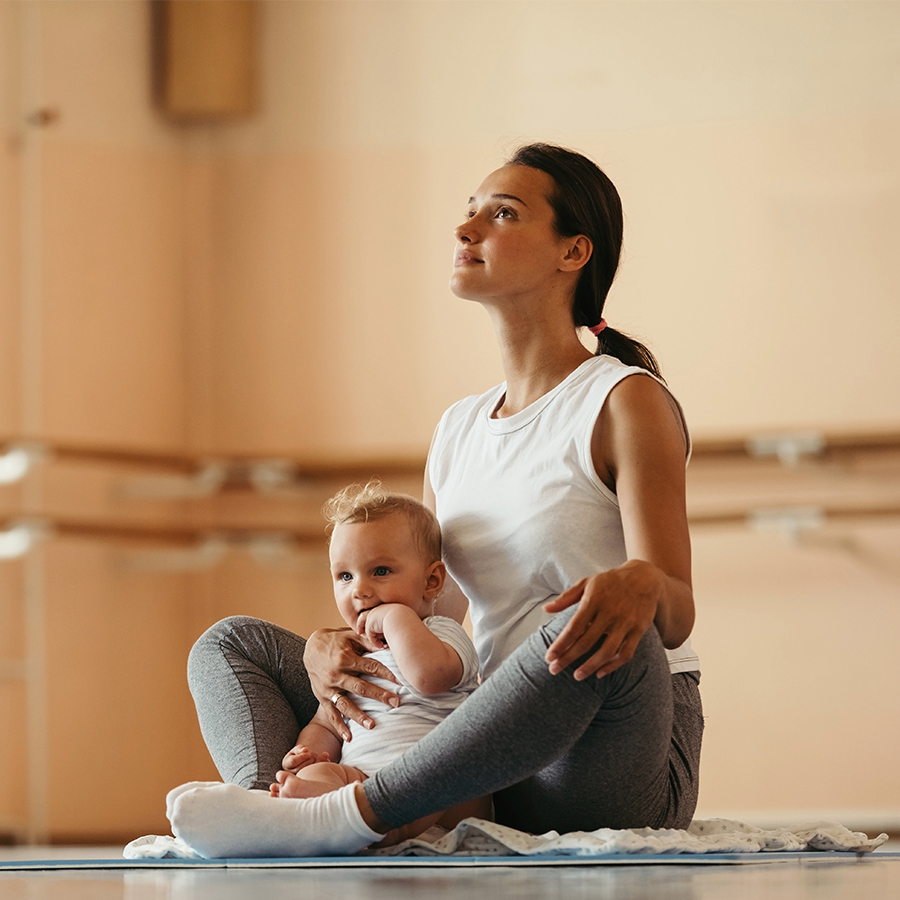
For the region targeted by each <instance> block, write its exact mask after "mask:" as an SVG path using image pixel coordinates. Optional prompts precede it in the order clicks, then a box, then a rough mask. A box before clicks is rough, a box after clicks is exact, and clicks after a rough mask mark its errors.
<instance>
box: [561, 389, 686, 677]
mask: <svg viewBox="0 0 900 900" xmlns="http://www.w3.org/2000/svg"><path fill="white" fill-rule="evenodd" d="M592 455H593V459H594V465H595V468H596V470H597V474H598V475H599V477H600V478H601V480H602V481H603V482H604V483H605V484H606V485H607V486H608V487H610V488H611V489H613V490H614V491H615V492H616V495H617V497H618V500H619V509H620V511H621V514H622V526H623V529H624V533H625V548H626V552H627V555H628V561H627V562H626V563H625V564H624V565H622V566H619V567H618V568H616V569H612V570H610V571H608V572H602V573H599V574H597V575H595V576H592V577H590V578H586V579H584V580H583V581H581V582H579V583H578V584H577V585H575V586H573V587H572V588H571V589H570V590H568V591H566V592H565V593H563V594H561V595H560V596H559V597H557V598H556V600H554V601H552V602H551V603H548V604H547V605H546V607H545V608H546V609H547V610H548V611H551V612H557V611H559V610H561V609H565V608H567V607H569V606H572V605H574V604H576V603H577V604H578V607H579V609H578V612H577V613H576V614H575V615H574V616H573V617H572V620H571V621H570V622H569V624H568V625H567V626H566V628H565V629H564V630H563V632H562V633H561V634H560V636H559V637H558V638H557V639H556V641H554V643H553V644H552V645H551V646H550V648H549V650H548V651H547V660H548V662H549V663H550V669H551V671H553V672H557V671H562V670H563V669H564V668H566V667H567V666H568V665H570V664H571V663H572V662H573V661H574V660H576V659H578V658H579V657H581V656H583V655H584V654H585V653H587V652H588V651H589V650H590V649H591V648H592V647H594V646H595V645H596V644H597V642H598V641H600V640H601V638H602V639H603V643H602V645H601V646H600V648H599V649H598V650H597V651H596V652H595V653H593V654H592V655H591V656H590V657H589V659H588V660H587V661H586V662H584V663H583V664H582V665H581V666H580V667H579V669H578V670H577V671H576V673H575V674H576V677H577V678H587V677H588V676H589V675H592V674H596V675H597V676H601V675H605V674H607V673H609V672H611V671H613V670H614V669H616V668H618V667H619V666H620V665H622V663H624V662H626V661H627V660H629V659H631V657H632V655H633V654H634V650H635V647H637V644H638V641H640V639H641V637H642V636H643V635H644V633H645V632H646V631H647V629H648V628H649V627H650V625H651V624H655V625H656V627H657V629H658V631H659V633H660V636H661V638H662V641H663V644H664V645H665V646H666V647H668V648H674V647H678V646H679V645H680V644H682V643H683V642H684V641H685V640H686V639H687V637H688V636H689V635H690V633H691V629H692V627H693V624H694V595H693V589H692V586H691V545H690V536H689V534H688V526H687V512H686V508H685V494H684V491H685V475H684V469H685V464H684V463H685V445H684V438H683V435H682V431H681V427H680V424H679V422H678V420H677V419H676V417H675V413H674V411H673V409H672V407H671V406H670V404H669V400H668V398H667V397H666V394H665V391H664V388H662V387H661V386H660V385H659V384H658V383H657V382H656V381H654V380H653V379H651V378H647V377H642V376H632V377H629V378H626V379H625V380H624V381H622V382H620V383H619V384H618V385H617V386H616V387H615V388H614V389H613V391H612V392H611V393H610V396H609V399H608V400H607V402H606V404H605V406H604V408H603V410H602V412H601V414H600V416H599V418H598V420H597V426H596V428H595V430H594V438H593V442H592Z"/></svg>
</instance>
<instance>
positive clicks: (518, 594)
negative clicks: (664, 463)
mask: <svg viewBox="0 0 900 900" xmlns="http://www.w3.org/2000/svg"><path fill="white" fill-rule="evenodd" d="M636 374H642V375H645V376H647V375H649V373H648V372H646V370H644V369H640V368H635V367H628V366H625V365H623V364H622V363H621V362H619V360H617V359H614V358H613V357H611V356H598V357H593V358H592V359H589V360H587V361H586V362H584V363H583V364H582V365H581V366H579V367H578V368H577V369H576V370H575V371H574V372H572V373H571V375H569V376H568V377H567V378H566V379H565V380H564V381H562V382H561V383H560V384H558V385H557V386H556V387H555V388H553V390H551V391H549V392H548V393H547V394H545V395H544V396H543V397H541V398H540V399H539V400H537V401H535V402H534V403H532V404H531V405H530V406H528V407H527V408H526V409H523V410H522V411H521V412H518V413H516V414H515V415H513V416H509V417H508V418H502V419H494V418H491V414H492V413H493V411H494V410H495V409H496V408H497V406H498V405H499V403H500V401H501V399H502V397H503V395H504V392H505V390H506V386H505V384H501V385H498V386H497V387H495V388H493V389H491V390H490V391H488V392H487V393H485V394H481V395H480V396H473V397H467V398H465V399H464V400H460V401H459V402H458V403H456V404H454V405H453V406H451V407H450V409H448V410H447V412H445V413H444V415H443V417H442V418H441V421H440V423H439V424H438V427H437V431H436V432H435V438H434V443H433V445H432V450H431V454H430V455H429V459H428V477H429V479H430V481H431V486H432V487H433V488H434V492H435V497H436V501H437V505H436V512H437V517H438V520H439V521H440V523H441V528H442V530H443V542H444V562H445V563H446V565H447V569H448V571H449V573H450V574H451V576H452V577H453V579H454V580H455V581H456V583H457V584H458V585H459V587H460V588H461V590H462V592H463V593H464V594H465V595H466V597H468V598H469V604H470V606H469V611H470V615H471V617H472V625H473V631H474V638H475V646H476V648H477V650H478V658H479V661H480V664H481V669H482V673H483V675H484V677H487V676H488V675H490V674H491V672H493V671H494V669H496V668H497V666H498V665H499V664H500V663H501V662H502V661H503V660H504V659H506V657H507V656H509V654H510V653H512V651H513V650H515V648H516V647H518V646H519V644H521V643H522V641H524V640H525V638H527V637H528V636H529V635H530V634H531V633H532V632H534V631H536V630H537V629H538V628H539V627H540V626H541V625H543V624H544V623H545V622H547V621H548V620H549V619H550V618H551V616H550V615H549V614H548V613H545V612H544V610H543V609H542V605H543V604H544V603H546V602H547V601H548V600H551V599H553V598H554V597H556V596H557V595H558V594H561V593H562V592H563V591H565V590H566V589H568V588H569V587H571V586H572V585H573V584H575V583H576V582H577V581H579V580H580V579H582V578H584V577H586V576H589V575H592V574H595V573H597V572H603V571H606V570H607V569H612V568H615V567H616V566H620V565H622V564H623V563H624V562H625V561H626V559H627V557H626V553H625V539H624V535H623V532H622V518H621V515H620V513H619V504H618V500H617V498H616V495H615V494H614V493H613V492H612V491H610V490H609V488H607V487H606V486H605V485H604V484H603V482H602V481H601V480H600V479H599V477H598V476H597V473H596V471H595V470H594V464H593V461H592V459H591V436H592V433H593V430H594V425H595V423H596V421H597V417H598V415H599V414H600V410H601V409H602V407H603V404H604V403H605V402H606V398H607V397H608V396H609V393H610V391H611V390H612V389H613V388H614V387H615V386H616V385H617V384H618V383H619V382H620V381H621V380H622V379H623V378H627V377H628V376H630V375H636ZM649 377H653V376H649ZM660 383H661V382H660ZM664 387H665V386H664ZM666 396H667V397H669V401H670V403H671V404H672V408H673V410H674V411H675V413H676V416H677V418H678V421H679V422H680V423H681V426H682V429H683V431H684V436H685V443H686V446H687V447H688V453H687V456H688V457H690V438H689V437H688V433H687V426H686V425H685V422H684V414H683V412H682V410H681V407H680V405H679V404H678V402H677V401H676V400H675V398H674V397H672V395H671V394H670V393H669V392H668V389H666ZM667 653H668V657H669V665H670V667H671V670H672V671H673V672H690V671H695V670H697V669H698V667H699V660H698V658H697V656H696V655H695V654H694V652H693V650H692V649H691V646H690V641H686V642H685V643H684V644H682V646H681V647H679V648H678V649H676V650H669V651H667Z"/></svg>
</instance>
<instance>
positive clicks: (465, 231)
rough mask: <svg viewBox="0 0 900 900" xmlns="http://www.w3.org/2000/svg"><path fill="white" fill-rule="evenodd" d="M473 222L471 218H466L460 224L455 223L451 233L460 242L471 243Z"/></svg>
mask: <svg viewBox="0 0 900 900" xmlns="http://www.w3.org/2000/svg"><path fill="white" fill-rule="evenodd" d="M473 230H474V229H473V223H472V220H471V219H466V220H465V222H463V223H462V224H461V225H457V226H456V228H455V229H454V230H453V234H454V235H455V236H456V239H457V240H458V241H459V242H460V243H461V244H471V243H472V240H473Z"/></svg>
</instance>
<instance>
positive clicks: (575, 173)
mask: <svg viewBox="0 0 900 900" xmlns="http://www.w3.org/2000/svg"><path fill="white" fill-rule="evenodd" d="M509 165H513V166H528V167H529V168H531V169H539V170H540V171H541V172H546V173H547V175H549V176H550V177H551V178H552V179H553V181H554V183H555V190H554V192H553V195H552V196H551V197H548V198H547V199H548V200H549V202H550V205H551V206H552V207H553V213H554V216H555V219H556V221H555V223H554V224H555V227H556V232H557V234H558V235H559V236H560V237H564V238H567V237H575V236H576V235H579V234H583V235H585V236H586V237H588V238H590V240H591V243H592V244H593V247H594V250H593V253H592V254H591V258H590V259H589V260H588V261H587V263H586V264H585V266H584V268H583V269H582V271H581V275H580V277H579V279H578V284H577V285H576V287H575V297H574V298H573V301H572V319H573V321H574V324H575V325H576V327H578V326H585V327H587V328H593V327H596V326H597V323H598V322H600V320H601V319H602V318H603V307H604V305H605V304H606V296H607V294H608V293H609V289H610V287H611V286H612V283H613V279H614V278H615V276H616V269H617V268H618V267H619V255H620V253H621V251H622V226H623V219H622V201H621V200H620V199H619V192H618V191H617V190H616V188H615V185H614V184H613V183H612V182H611V181H610V180H609V178H607V176H606V174H605V173H604V172H603V171H602V170H601V169H600V168H599V166H597V165H596V164H595V163H593V162H591V160H589V159H588V158H587V157H586V156H582V155H581V154H580V153H576V152H575V151H574V150H567V149H566V148H565V147H557V146H556V145H555V144H528V145H527V146H525V147H520V148H519V149H518V150H517V151H516V153H515V154H514V155H513V157H512V158H511V159H510V161H509ZM601 354H609V355H610V356H614V357H616V359H619V360H621V361H622V362H623V363H625V365H627V366H640V367H641V368H643V369H647V371H648V372H652V373H653V374H654V375H656V376H657V378H661V377H662V376H661V375H660V371H659V364H658V363H657V362H656V359H655V358H654V356H653V354H652V353H651V352H650V351H649V350H648V349H647V348H646V347H645V346H644V345H643V344H642V343H641V342H640V341H636V340H635V339H634V338H631V337H628V335H626V334H623V333H622V332H621V331H616V330H615V329H613V328H609V327H606V328H604V329H603V330H602V331H601V332H600V334H599V336H598V338H597V355H598V356H600V355H601Z"/></svg>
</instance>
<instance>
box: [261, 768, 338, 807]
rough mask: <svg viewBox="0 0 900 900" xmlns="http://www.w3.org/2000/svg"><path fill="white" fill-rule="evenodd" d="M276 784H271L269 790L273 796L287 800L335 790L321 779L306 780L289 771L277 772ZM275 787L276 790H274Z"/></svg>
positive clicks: (315, 795)
mask: <svg viewBox="0 0 900 900" xmlns="http://www.w3.org/2000/svg"><path fill="white" fill-rule="evenodd" d="M275 777H276V778H277V779H278V784H273V785H272V787H271V788H270V792H271V794H272V796H273V797H284V798H285V799H288V800H304V799H306V798H307V797H321V796H322V794H327V793H329V792H330V791H333V790H335V788H333V787H329V786H328V785H326V784H323V783H322V782H321V781H306V780H305V779H303V778H298V777H297V776H296V775H293V774H291V773H290V772H283V771H282V772H279V773H278V774H277V775H276V776H275ZM276 789H277V790H276Z"/></svg>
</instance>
